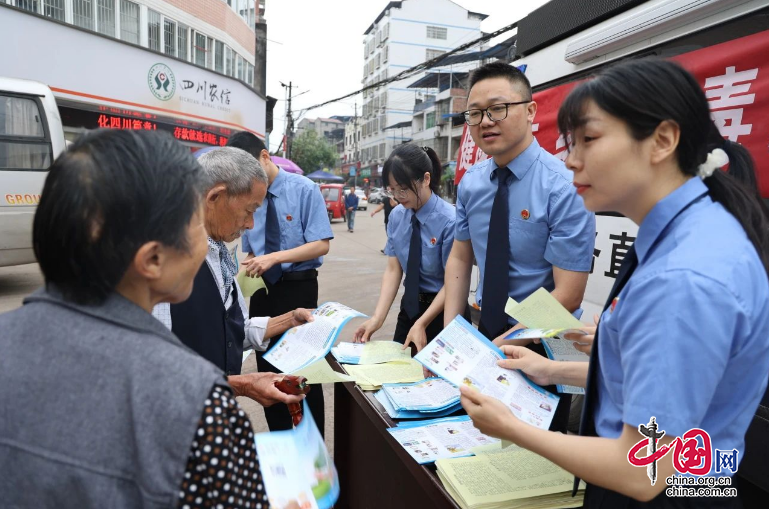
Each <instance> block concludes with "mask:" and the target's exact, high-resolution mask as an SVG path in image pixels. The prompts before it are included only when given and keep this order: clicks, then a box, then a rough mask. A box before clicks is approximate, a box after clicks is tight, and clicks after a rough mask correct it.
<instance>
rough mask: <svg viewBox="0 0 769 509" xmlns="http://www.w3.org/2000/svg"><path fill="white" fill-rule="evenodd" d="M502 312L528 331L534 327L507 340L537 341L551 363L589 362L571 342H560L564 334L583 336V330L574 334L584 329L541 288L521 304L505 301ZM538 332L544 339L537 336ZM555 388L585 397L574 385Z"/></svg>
mask: <svg viewBox="0 0 769 509" xmlns="http://www.w3.org/2000/svg"><path fill="white" fill-rule="evenodd" d="M505 312H506V313H507V314H508V315H510V316H512V317H513V318H515V319H516V320H518V322H520V323H522V324H524V325H526V326H527V327H536V329H523V330H521V331H515V332H514V333H512V334H510V335H509V336H507V337H508V338H509V339H523V338H535V337H540V338H542V345H543V346H544V347H545V351H546V352H547V356H548V357H549V358H551V359H553V360H554V361H564V362H587V361H589V360H590V357H589V356H588V355H587V354H584V353H582V352H580V351H579V350H577V349H576V348H574V342H573V341H570V340H568V339H563V335H564V334H567V333H578V334H585V332H584V331H582V330H575V329H578V328H580V327H584V326H585V325H584V324H583V323H582V322H580V321H579V320H577V319H576V318H574V316H573V315H572V314H571V313H569V311H568V310H567V309H566V308H565V307H563V306H562V305H561V303H560V302H558V300H557V299H556V298H555V297H553V296H552V295H551V294H550V292H548V291H547V290H545V289H544V288H540V289H539V290H537V291H536V292H534V293H533V294H531V295H530V296H529V297H527V298H526V299H524V300H523V301H522V302H520V303H517V302H515V301H514V300H513V299H508V301H507V306H505ZM540 332H543V333H544V335H541V336H537V334H539V333H540ZM557 388H558V392H562V393H565V394H584V393H585V389H584V388H582V387H576V386H573V385H561V384H558V386H557Z"/></svg>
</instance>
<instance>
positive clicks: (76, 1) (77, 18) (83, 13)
mask: <svg viewBox="0 0 769 509" xmlns="http://www.w3.org/2000/svg"><path fill="white" fill-rule="evenodd" d="M72 14H73V18H72V19H73V21H74V22H75V26H79V27H80V28H87V29H88V30H93V0H72Z"/></svg>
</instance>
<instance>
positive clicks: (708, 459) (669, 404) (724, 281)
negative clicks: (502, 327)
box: [462, 59, 769, 508]
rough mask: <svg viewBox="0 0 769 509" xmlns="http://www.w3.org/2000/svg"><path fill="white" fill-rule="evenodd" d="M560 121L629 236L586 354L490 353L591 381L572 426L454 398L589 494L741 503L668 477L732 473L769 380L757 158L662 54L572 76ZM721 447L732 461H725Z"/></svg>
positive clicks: (591, 191)
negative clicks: (676, 485) (554, 428)
mask: <svg viewBox="0 0 769 509" xmlns="http://www.w3.org/2000/svg"><path fill="white" fill-rule="evenodd" d="M558 126H559V130H560V131H561V133H562V134H563V135H564V136H565V137H567V138H569V139H570V140H571V144H570V151H569V155H568V157H567V159H566V165H567V167H568V168H569V169H570V170H572V171H573V172H574V185H575V186H576V187H577V191H578V193H579V194H580V195H581V196H582V198H583V201H584V204H585V207H586V208H588V209H589V210H592V211H596V212H598V211H616V212H620V213H622V214H624V215H625V216H627V217H628V218H630V219H631V220H633V221H634V222H635V223H637V224H638V225H639V230H638V237H637V238H636V241H635V244H634V246H633V247H632V248H631V249H630V250H629V251H628V253H627V256H626V257H625V259H624V261H623V265H622V268H621V269H620V274H619V276H618V278H617V281H616V283H615V286H614V288H613V289H612V292H611V294H610V295H609V299H608V300H607V303H606V306H605V308H604V312H603V314H602V316H601V318H600V321H599V324H598V332H597V335H596V337H595V341H594V344H593V348H592V351H591V357H590V363H578V362H564V363H555V362H552V361H549V360H547V359H544V358H542V357H540V356H538V355H535V354H532V353H531V352H530V351H528V350H526V349H523V348H518V347H505V353H506V354H507V356H508V357H509V358H508V359H507V360H504V361H500V363H501V364H502V365H504V366H505V367H508V368H511V369H520V370H522V371H524V372H525V373H527V374H528V375H529V376H530V377H531V378H532V379H533V380H534V381H535V382H537V383H540V384H551V383H561V384H570V385H581V386H586V387H587V391H586V400H585V409H584V411H583V416H582V425H581V426H580V435H581V436H567V435H561V434H557V433H551V432H547V431H542V430H539V429H535V428H533V427H531V426H529V425H527V424H525V423H523V422H522V421H520V420H518V419H516V418H515V417H514V416H513V415H512V414H511V413H510V411H509V410H508V409H507V407H506V405H504V404H503V403H501V402H499V401H497V400H495V399H493V398H489V397H486V396H482V395H480V394H478V393H477V392H474V391H472V390H466V388H462V402H463V405H464V407H465V409H466V410H467V412H468V414H469V415H470V416H471V417H472V418H473V421H474V422H475V424H476V426H477V427H478V428H479V429H480V430H481V431H483V432H484V433H487V434H490V435H493V436H497V437H502V438H505V439H508V440H511V441H513V442H516V443H517V444H519V445H521V446H523V447H526V448H528V449H530V450H532V451H534V452H537V453H539V454H541V455H543V456H545V457H547V458H548V459H550V460H551V461H553V462H555V463H557V464H558V465H560V466H562V467H563V468H565V469H566V470H568V471H570V472H572V473H574V474H575V475H576V476H578V477H580V478H582V479H584V480H585V481H586V482H587V483H588V487H587V492H586V496H585V505H584V506H585V507H589V508H594V507H607V508H615V507H621V508H630V507H697V508H700V507H705V508H707V507H730V508H731V507H735V508H736V507H741V503H740V501H739V499H737V498H736V497H734V496H733V494H732V493H727V492H720V493H719V494H718V495H720V496H715V497H680V496H676V495H680V494H681V493H680V491H679V492H676V491H675V490H673V489H670V488H669V489H666V488H668V486H667V483H666V479H667V478H668V477H669V476H671V475H673V474H679V473H686V474H690V475H692V474H693V475H703V476H712V477H724V476H732V475H733V474H734V473H735V472H736V471H737V463H738V462H739V461H740V460H741V459H742V458H743V456H744V453H745V449H744V446H745V433H746V431H747V429H748V425H749V424H750V422H751V420H752V418H753V415H754V413H755V411H756V409H757V407H758V404H759V400H760V398H761V396H762V395H763V394H764V391H765V390H766V385H767V375H768V374H769V305H767V302H769V277H768V276H767V269H768V268H769V224H768V223H767V215H766V209H765V208H764V206H763V203H761V201H760V199H758V198H757V193H756V191H755V188H751V187H749V186H750V183H751V182H754V179H755V177H754V174H753V167H752V161H751V158H750V156H749V154H748V152H747V151H746V150H745V149H743V148H742V147H741V146H740V145H737V144H735V143H732V142H729V141H724V140H723V138H722V137H721V136H720V135H717V134H716V133H717V129H716V127H715V126H714V125H713V122H712V121H711V118H710V111H709V108H708V102H707V99H706V97H705V94H704V93H703V91H702V89H701V88H700V87H699V85H698V83H697V81H696V80H695V79H694V78H693V77H692V76H691V74H689V73H688V72H687V71H685V70H684V69H683V68H681V67H680V66H678V65H677V64H675V63H672V62H668V61H663V60H656V59H650V60H639V61H634V62H629V63H625V64H621V65H618V66H616V67H613V68H610V69H608V70H606V71H604V72H603V73H601V74H600V75H599V76H598V77H597V78H596V79H594V80H592V81H588V82H586V83H584V84H582V85H580V86H578V87H577V88H576V89H575V90H574V91H573V92H572V93H571V94H570V95H569V97H568V98H567V99H566V101H565V102H564V103H563V105H562V106H561V109H560V112H559V114H558ZM727 165H728V172H727V171H726V167H727ZM746 184H747V185H746ZM652 421H654V422H655V424H656V428H654V425H653V424H651V422H652ZM641 425H643V426H644V427H643V428H641V427H640V426H641ZM654 429H656V432H657V434H656V435H655V436H660V435H659V433H661V432H662V431H664V435H663V436H662V437H661V438H660V439H659V440H658V441H657V445H656V450H658V451H660V450H662V451H663V452H664V451H665V450H668V452H667V453H666V454H664V455H661V457H657V458H655V459H656V463H655V465H656V469H655V470H654V471H652V470H651V469H649V470H647V468H646V465H647V464H648V463H644V462H643V461H638V460H639V459H641V460H642V459H643V458H644V457H646V456H648V454H649V453H648V452H647V449H646V447H645V446H643V445H642V446H641V447H635V446H636V444H638V443H639V441H642V440H645V439H646V438H645V437H646V436H649V435H650V434H651V430H654ZM690 430H695V431H693V432H691V433H689V432H690ZM641 431H645V435H644V434H640V432H641ZM706 433H707V435H706ZM692 435H695V436H699V438H696V439H695V440H694V442H697V444H696V445H695V446H694V447H692V445H693V444H694V442H692V441H689V440H688V439H689V438H691V436H692ZM708 437H709V438H708ZM705 438H707V440H705ZM646 440H648V439H646ZM668 447H669V449H667V448H668ZM649 449H650V450H651V445H650V446H649ZM716 450H719V451H723V453H725V454H729V455H730V456H729V457H730V458H732V459H734V460H735V461H734V463H733V464H731V465H729V468H725V466H724V465H723V464H722V463H719V462H718V455H717V453H716ZM734 451H737V452H736V454H735V453H734ZM660 454H661V453H660ZM631 462H635V465H634V464H631ZM650 478H654V479H653V480H651V481H650ZM720 485H723V484H720ZM731 486H734V482H732V484H731ZM735 493H736V491H735ZM698 494H699V495H702V494H704V493H702V492H699V493H698ZM730 495H732V496H730Z"/></svg>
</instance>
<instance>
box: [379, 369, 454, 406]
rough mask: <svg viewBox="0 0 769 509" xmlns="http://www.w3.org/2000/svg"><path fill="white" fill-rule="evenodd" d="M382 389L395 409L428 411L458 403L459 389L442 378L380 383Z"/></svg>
mask: <svg viewBox="0 0 769 509" xmlns="http://www.w3.org/2000/svg"><path fill="white" fill-rule="evenodd" d="M382 390H383V391H384V393H385V396H387V397H388V398H389V399H390V401H391V402H392V404H393V407H395V409H396V410H418V411H422V412H429V411H438V410H443V409H444V408H448V407H450V406H453V405H456V404H457V403H459V389H457V387H456V386H455V385H453V384H451V383H450V382H448V381H446V380H444V379H442V378H435V377H433V378H426V379H425V380H421V381H419V382H416V383H407V384H403V383H401V384H382Z"/></svg>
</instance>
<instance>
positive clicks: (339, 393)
mask: <svg viewBox="0 0 769 509" xmlns="http://www.w3.org/2000/svg"><path fill="white" fill-rule="evenodd" d="M327 359H328V362H329V364H330V365H331V367H332V368H333V369H334V370H335V371H338V372H344V370H343V369H342V368H341V367H340V366H339V364H338V363H337V362H336V359H334V357H333V356H332V355H331V354H329V355H328V357H327ZM395 424H396V422H395V421H393V420H392V419H391V418H390V416H389V415H387V412H385V410H384V408H382V405H380V404H379V402H378V401H377V400H376V399H375V398H374V393H373V392H365V391H362V390H360V388H359V387H357V386H356V385H355V384H354V383H352V382H349V383H337V384H334V463H335V464H336V468H337V471H338V472H339V483H340V485H341V490H342V491H341V495H340V497H339V502H338V503H337V504H336V506H335V507H336V508H339V509H379V508H382V509H393V508H398V509H408V508H412V507H413V508H419V509H432V508H440V509H443V508H449V509H459V506H458V505H457V504H456V502H454V499H452V498H451V496H450V495H449V494H448V493H447V492H446V490H445V489H444V488H443V485H442V484H441V481H440V480H439V479H438V476H437V474H436V473H435V465H433V464H430V465H419V464H418V463H417V462H416V461H414V459H413V458H412V457H411V456H409V454H408V453H407V452H406V451H405V449H403V447H401V445H400V444H399V443H398V442H397V441H395V439H394V438H393V437H392V436H391V435H390V433H388V432H387V428H390V427H393V426H395Z"/></svg>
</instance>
